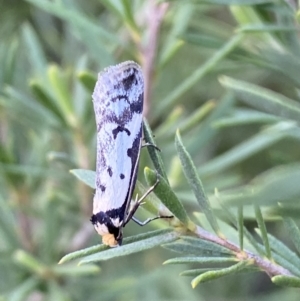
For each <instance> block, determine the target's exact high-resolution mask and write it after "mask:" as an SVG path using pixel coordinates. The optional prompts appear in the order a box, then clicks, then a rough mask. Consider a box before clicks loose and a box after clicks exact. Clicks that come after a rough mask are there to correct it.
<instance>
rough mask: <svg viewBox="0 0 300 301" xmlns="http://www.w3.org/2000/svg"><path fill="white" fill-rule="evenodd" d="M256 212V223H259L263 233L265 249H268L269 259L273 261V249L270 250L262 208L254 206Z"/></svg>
mask: <svg viewBox="0 0 300 301" xmlns="http://www.w3.org/2000/svg"><path fill="white" fill-rule="evenodd" d="M254 210H255V217H256V221H257V224H258V226H259V230H260V233H261V237H262V241H263V243H264V246H265V249H266V255H267V258H268V259H271V258H272V256H271V249H270V244H269V239H268V232H267V228H266V224H265V221H264V218H263V216H262V213H261V210H260V207H259V206H258V205H257V204H255V205H254Z"/></svg>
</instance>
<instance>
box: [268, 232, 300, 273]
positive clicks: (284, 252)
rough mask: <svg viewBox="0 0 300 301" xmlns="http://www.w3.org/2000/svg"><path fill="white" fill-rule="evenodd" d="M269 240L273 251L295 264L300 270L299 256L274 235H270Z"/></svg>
mask: <svg viewBox="0 0 300 301" xmlns="http://www.w3.org/2000/svg"><path fill="white" fill-rule="evenodd" d="M268 238H269V242H270V246H271V248H272V250H273V251H274V252H275V253H277V254H278V255H280V256H281V257H283V258H285V259H286V260H287V261H288V262H291V263H293V265H295V266H296V267H297V268H298V269H299V270H300V258H299V256H298V255H297V254H296V253H295V252H293V251H292V250H291V249H289V248H288V247H287V246H286V245H285V244H284V243H282V242H281V241H280V240H279V239H277V238H276V237H274V236H273V235H271V234H268Z"/></svg>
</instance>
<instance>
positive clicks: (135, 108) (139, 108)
mask: <svg viewBox="0 0 300 301" xmlns="http://www.w3.org/2000/svg"><path fill="white" fill-rule="evenodd" d="M143 103H144V93H141V94H140V95H139V98H138V100H137V101H134V102H132V103H131V104H130V111H131V112H134V113H137V114H142V112H143Z"/></svg>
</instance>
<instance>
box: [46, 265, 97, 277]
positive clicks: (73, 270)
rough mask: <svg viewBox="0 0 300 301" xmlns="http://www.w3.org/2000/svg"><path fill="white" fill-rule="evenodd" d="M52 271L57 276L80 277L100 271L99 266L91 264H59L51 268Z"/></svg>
mask: <svg viewBox="0 0 300 301" xmlns="http://www.w3.org/2000/svg"><path fill="white" fill-rule="evenodd" d="M52 270H53V272H54V273H55V274H56V275H58V276H67V277H81V276H86V275H95V274H98V273H99V272H100V267H98V266H97V265H93V264H88V265H84V266H77V265H63V266H62V265H59V266H54V267H53V268H52Z"/></svg>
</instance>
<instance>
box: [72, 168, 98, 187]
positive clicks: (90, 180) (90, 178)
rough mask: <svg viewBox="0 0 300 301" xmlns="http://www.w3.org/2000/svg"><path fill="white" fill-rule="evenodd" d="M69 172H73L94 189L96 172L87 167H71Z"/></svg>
mask: <svg viewBox="0 0 300 301" xmlns="http://www.w3.org/2000/svg"><path fill="white" fill-rule="evenodd" d="M70 173H71V174H73V175H74V176H75V177H76V178H78V179H79V180H80V181H82V182H83V183H85V184H86V185H88V186H90V187H91V188H93V189H96V182H95V179H96V172H95V171H93V170H87V169H71V170H70Z"/></svg>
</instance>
